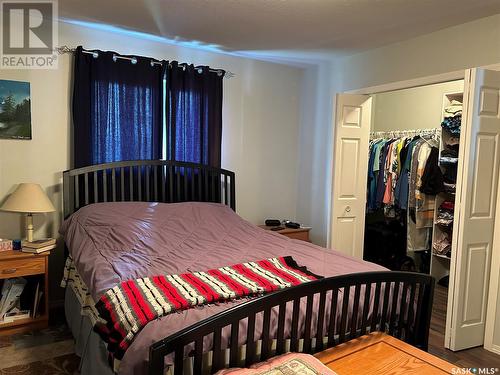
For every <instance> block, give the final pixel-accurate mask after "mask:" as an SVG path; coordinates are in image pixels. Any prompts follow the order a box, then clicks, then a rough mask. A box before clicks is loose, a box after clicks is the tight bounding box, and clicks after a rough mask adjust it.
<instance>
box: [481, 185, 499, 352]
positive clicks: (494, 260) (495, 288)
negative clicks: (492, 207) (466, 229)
mask: <svg viewBox="0 0 500 375" xmlns="http://www.w3.org/2000/svg"><path fill="white" fill-rule="evenodd" d="M491 255H492V256H491V271H490V287H489V290H488V310H487V311H486V332H485V334H484V348H485V349H487V350H490V351H492V352H494V353H496V354H500V190H499V193H497V212H496V219H495V234H494V239H493V251H492V254H491Z"/></svg>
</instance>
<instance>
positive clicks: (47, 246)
mask: <svg viewBox="0 0 500 375" xmlns="http://www.w3.org/2000/svg"><path fill="white" fill-rule="evenodd" d="M55 244H56V239H55V238H44V239H41V240H36V241H32V242H28V241H23V248H22V251H23V252H25V253H33V254H40V253H43V252H44V251H49V250H52V249H53V248H54V245H55Z"/></svg>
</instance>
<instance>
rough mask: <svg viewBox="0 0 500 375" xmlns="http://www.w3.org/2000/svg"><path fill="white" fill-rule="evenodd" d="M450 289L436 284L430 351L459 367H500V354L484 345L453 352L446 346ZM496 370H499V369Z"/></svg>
mask: <svg viewBox="0 0 500 375" xmlns="http://www.w3.org/2000/svg"><path fill="white" fill-rule="evenodd" d="M447 301H448V289H447V288H445V287H443V286H441V285H436V289H435V292H434V306H433V310H432V319H431V330H430V333H429V352H430V353H432V354H434V355H435V356H437V357H440V358H442V359H444V360H446V361H448V362H451V363H453V364H455V365H457V366H458V367H464V368H482V367H487V368H495V369H499V368H500V355H496V354H494V353H492V352H490V351H488V350H485V349H483V348H482V347H477V348H472V349H466V350H461V351H459V352H452V351H451V350H448V349H445V347H444V331H445V326H446V305H447ZM496 372H499V371H498V370H497V371H496Z"/></svg>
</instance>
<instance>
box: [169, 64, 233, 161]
mask: <svg viewBox="0 0 500 375" xmlns="http://www.w3.org/2000/svg"><path fill="white" fill-rule="evenodd" d="M223 77H224V71H222V70H221V71H213V70H211V69H209V67H207V66H204V67H195V66H193V65H187V64H179V63H177V62H176V61H174V62H171V63H170V65H169V68H168V69H167V74H166V93H165V96H166V122H167V123H166V131H167V137H166V141H167V145H166V146H167V147H166V150H167V159H170V160H178V161H187V162H193V163H201V164H207V165H210V166H213V167H220V166H221V144H222V79H223Z"/></svg>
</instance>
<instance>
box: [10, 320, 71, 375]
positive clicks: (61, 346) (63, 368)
mask: <svg viewBox="0 0 500 375" xmlns="http://www.w3.org/2000/svg"><path fill="white" fill-rule="evenodd" d="M61 315H62V316H64V314H61ZM55 320H56V321H53V322H51V324H50V327H49V328H47V329H44V330H41V331H36V332H30V333H24V334H15V335H12V336H0V375H7V374H8V375H14V374H16V375H56V374H57V375H59V374H61V375H77V374H79V372H78V365H79V363H80V358H79V357H78V356H76V355H75V354H74V342H73V337H72V336H71V333H70V332H69V330H68V327H67V326H66V324H65V323H64V321H63V318H61V319H57V318H56V319H55Z"/></svg>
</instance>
